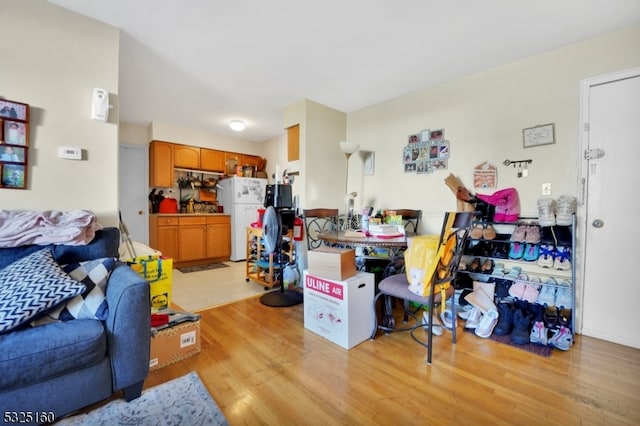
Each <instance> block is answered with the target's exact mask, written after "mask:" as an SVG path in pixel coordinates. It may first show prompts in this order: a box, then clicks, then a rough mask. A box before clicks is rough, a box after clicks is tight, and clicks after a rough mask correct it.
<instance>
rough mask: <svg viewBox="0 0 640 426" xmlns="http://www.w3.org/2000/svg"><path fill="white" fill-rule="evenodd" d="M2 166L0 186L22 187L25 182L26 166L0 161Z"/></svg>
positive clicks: (24, 186)
mask: <svg viewBox="0 0 640 426" xmlns="http://www.w3.org/2000/svg"><path fill="white" fill-rule="evenodd" d="M0 167H2V182H1V183H2V187H4V188H14V189H24V188H26V184H27V177H26V168H25V166H24V165H17V164H7V163H0Z"/></svg>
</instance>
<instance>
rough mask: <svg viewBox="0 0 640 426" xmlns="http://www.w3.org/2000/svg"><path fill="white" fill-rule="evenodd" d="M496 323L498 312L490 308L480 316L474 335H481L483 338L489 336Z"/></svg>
mask: <svg viewBox="0 0 640 426" xmlns="http://www.w3.org/2000/svg"><path fill="white" fill-rule="evenodd" d="M497 323H498V312H496V311H494V310H493V309H490V310H489V311H487V313H486V314H484V315H483V316H482V319H481V320H480V323H479V324H478V326H477V327H476V331H475V333H476V336H478V337H482V338H483V339H486V338H487V337H489V336H491V333H493V329H494V328H495V326H496V324H497Z"/></svg>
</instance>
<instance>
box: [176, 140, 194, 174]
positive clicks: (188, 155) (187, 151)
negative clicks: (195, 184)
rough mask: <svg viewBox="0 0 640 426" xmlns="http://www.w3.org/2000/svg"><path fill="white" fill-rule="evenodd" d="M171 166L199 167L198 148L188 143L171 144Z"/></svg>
mask: <svg viewBox="0 0 640 426" xmlns="http://www.w3.org/2000/svg"><path fill="white" fill-rule="evenodd" d="M173 167H183V168H185V169H200V148H198V147H195V146H188V145H173Z"/></svg>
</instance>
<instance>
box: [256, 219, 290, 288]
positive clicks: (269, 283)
mask: <svg viewBox="0 0 640 426" xmlns="http://www.w3.org/2000/svg"><path fill="white" fill-rule="evenodd" d="M282 246H283V249H282V253H281V254H282V255H284V256H285V258H286V262H283V263H279V262H278V261H277V259H276V258H275V256H274V254H273V253H269V254H267V253H266V250H265V248H264V242H263V240H262V228H251V227H249V228H247V258H246V274H245V280H246V281H247V282H249V281H254V282H256V283H258V284H261V285H263V286H264V289H265V290H269V289H271V288H273V287H276V286H279V285H280V280H281V279H282V272H283V270H284V267H285V266H286V265H287V264H288V263H289V262H291V261H293V260H294V257H293V256H294V253H293V246H294V245H293V230H292V229H290V230H289V231H288V232H287V234H284V235H283V236H282Z"/></svg>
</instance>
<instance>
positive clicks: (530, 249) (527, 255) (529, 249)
mask: <svg viewBox="0 0 640 426" xmlns="http://www.w3.org/2000/svg"><path fill="white" fill-rule="evenodd" d="M538 257H540V248H539V247H538V245H537V244H527V245H526V246H525V247H524V254H523V255H522V259H524V260H526V261H528V262H535V261H536V260H538Z"/></svg>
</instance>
